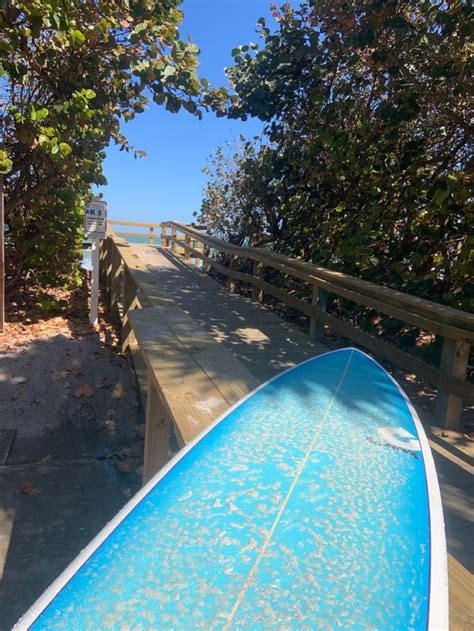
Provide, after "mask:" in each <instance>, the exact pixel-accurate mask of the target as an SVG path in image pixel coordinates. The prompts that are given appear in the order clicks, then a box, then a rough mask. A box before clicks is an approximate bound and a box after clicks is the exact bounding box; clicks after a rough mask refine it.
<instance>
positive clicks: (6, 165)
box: [0, 149, 13, 174]
mask: <svg viewBox="0 0 474 631" xmlns="http://www.w3.org/2000/svg"><path fill="white" fill-rule="evenodd" d="M12 167H13V162H12V161H11V160H10V158H9V157H8V153H7V152H6V151H5V150H4V149H0V173H3V174H4V173H9V172H10V171H11V169H12Z"/></svg>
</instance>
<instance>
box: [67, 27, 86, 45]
mask: <svg viewBox="0 0 474 631" xmlns="http://www.w3.org/2000/svg"><path fill="white" fill-rule="evenodd" d="M69 37H70V39H71V42H72V43H73V44H77V45H78V46H80V45H81V44H83V43H84V42H85V41H86V38H85V35H84V34H83V33H81V31H78V30H77V29H70V31H69Z"/></svg>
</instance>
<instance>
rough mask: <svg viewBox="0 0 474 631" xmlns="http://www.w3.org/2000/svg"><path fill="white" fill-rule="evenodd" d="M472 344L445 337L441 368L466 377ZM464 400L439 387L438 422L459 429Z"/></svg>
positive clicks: (458, 376) (437, 402) (446, 426)
mask: <svg viewBox="0 0 474 631" xmlns="http://www.w3.org/2000/svg"><path fill="white" fill-rule="evenodd" d="M469 351H470V344H469V343H468V342H464V341H462V340H452V339H449V338H448V337H445V338H444V341H443V349H442V351H441V363H440V368H441V370H443V371H444V372H447V373H448V374H450V375H452V376H453V377H457V378H459V379H465V378H466V370H467V364H468V361H469ZM461 409H462V400H461V399H459V398H458V397H455V396H454V395H452V394H449V393H448V392H447V391H446V390H444V389H443V388H442V387H440V388H439V389H438V396H437V398H436V403H435V419H436V422H437V423H438V422H439V423H440V425H442V426H444V427H445V428H446V429H457V427H458V425H459V420H460V418H461Z"/></svg>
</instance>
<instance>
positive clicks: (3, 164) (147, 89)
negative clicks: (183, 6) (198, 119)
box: [0, 0, 201, 285]
mask: <svg viewBox="0 0 474 631" xmlns="http://www.w3.org/2000/svg"><path fill="white" fill-rule="evenodd" d="M179 4H180V0H144V1H143V2H124V1H122V0H120V1H119V0H83V1H81V2H76V1H75V0H62V1H61V2H58V1H57V0H24V1H20V0H10V1H9V2H0V94H1V96H2V99H1V102H0V115H1V117H2V119H3V146H2V150H1V151H0V172H1V173H7V174H8V175H7V176H6V178H5V193H6V204H5V209H6V224H7V248H8V261H9V264H10V268H9V275H10V277H11V278H14V277H18V276H21V277H23V278H29V279H30V280H32V281H34V282H38V283H41V284H43V285H61V284H63V283H64V282H65V280H66V279H67V278H70V277H71V274H72V275H73V277H74V270H76V269H77V261H78V256H79V255H80V247H79V246H80V243H81V239H82V212H81V211H82V204H83V200H84V198H85V197H87V196H89V195H90V187H91V185H92V184H104V183H106V182H105V178H104V176H103V174H102V166H101V165H102V160H103V158H104V155H105V154H104V148H105V147H106V146H107V145H108V144H109V142H110V141H113V142H115V143H117V144H119V145H120V147H121V149H123V150H125V151H134V154H135V156H136V157H138V156H140V155H143V152H140V151H135V150H134V149H133V147H130V145H129V144H128V142H127V140H126V138H125V137H124V136H123V135H122V134H121V132H120V123H121V121H129V120H131V119H133V118H134V117H135V116H136V115H137V114H139V113H140V112H143V111H144V110H145V108H146V106H147V103H148V100H149V98H153V99H154V100H155V101H156V102H158V103H161V104H163V105H164V106H165V107H166V108H167V109H168V110H169V111H171V112H177V111H178V110H179V109H180V108H181V107H182V106H183V107H185V108H186V109H187V110H188V111H190V112H192V113H193V114H196V115H198V116H200V115H201V112H200V111H199V110H198V108H197V105H196V101H197V97H198V95H199V90H200V84H199V81H198V78H197V58H196V55H197V53H198V52H199V50H198V48H197V46H196V45H195V44H193V43H191V42H187V41H186V42H184V41H181V40H180V39H179V33H178V26H179V24H180V22H181V19H182V13H181V12H180V11H179V10H178V8H177V7H178V5H179Z"/></svg>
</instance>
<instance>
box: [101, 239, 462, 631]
mask: <svg viewBox="0 0 474 631" xmlns="http://www.w3.org/2000/svg"><path fill="white" fill-rule="evenodd" d="M115 243H116V247H117V251H119V252H120V256H121V257H122V260H123V262H124V263H125V266H126V270H125V282H124V285H123V287H124V291H123V293H124V303H127V304H126V305H125V309H123V312H124V313H123V321H124V323H125V324H124V329H127V330H130V324H131V325H132V329H133V332H134V335H135V337H136V338H137V340H138V342H139V346H140V349H141V351H142V355H143V358H144V360H145V363H146V366H147V369H148V375H149V381H148V392H149V395H148V403H147V442H148V447H147V451H148V465H147V460H146V461H145V463H146V464H145V479H147V478H149V477H150V476H151V475H152V474H153V472H154V471H156V470H157V469H158V468H159V467H160V466H162V464H163V463H164V462H165V461H166V459H167V458H168V454H169V452H168V445H167V441H169V436H170V425H173V426H174V430H175V433H176V435H177V438H178V442H179V443H180V444H181V445H183V444H186V443H187V442H189V441H190V440H192V439H193V438H194V437H195V436H196V435H197V434H198V433H199V432H200V431H201V430H202V429H203V428H204V427H205V426H207V425H208V424H209V423H210V422H211V421H212V420H213V418H215V417H217V416H218V415H219V414H221V413H222V412H223V411H225V410H226V409H227V407H229V406H230V405H232V404H233V403H235V402H236V401H237V400H239V398H241V397H242V396H243V395H244V394H246V393H247V392H249V391H250V390H252V389H253V388H255V387H256V385H258V384H259V383H262V382H263V381H266V380H267V379H269V378H271V377H272V376H274V375H275V374H277V373H279V372H280V371H282V370H284V369H285V368H288V367H290V366H293V365H295V364H297V363H299V362H301V361H303V360H305V359H308V358H309V357H313V356H315V355H317V354H320V353H322V352H325V351H326V350H327V348H326V347H325V346H324V345H322V344H318V343H312V342H311V341H310V339H309V338H308V336H306V335H305V334H304V333H303V332H301V331H299V330H297V329H296V328H293V327H291V326H290V325H289V324H287V323H285V322H284V321H283V320H282V319H281V318H280V317H278V316H277V315H276V314H274V313H273V312H271V311H270V310H269V309H266V308H265V307H262V306H261V305H260V304H258V303H257V302H252V301H251V300H249V299H246V298H244V297H242V296H241V295H237V294H231V293H229V292H228V291H227V290H226V289H225V288H224V287H223V286H222V285H221V284H219V283H217V282H216V281H215V280H213V279H212V278H210V277H209V276H207V275H206V274H204V273H201V272H199V271H198V269H197V268H196V266H195V265H193V263H192V261H191V260H189V259H188V260H186V259H184V258H183V257H181V256H179V255H176V254H175V253H173V252H172V251H171V250H170V249H168V248H158V247H155V246H146V245H132V244H130V245H126V244H125V245H124V244H122V246H120V244H119V240H118V241H117V240H116V241H115ZM117 261H118V259H115V258H114V256H112V264H111V265H108V266H107V270H108V272H107V274H110V277H111V283H112V285H113V284H114V283H116V282H117V278H118V277H117V273H116V272H117V269H118V268H117ZM127 274H128V275H130V277H132V278H133V282H134V292H135V293H134V296H133V297H132V298H127V291H128V290H127V286H128V285H127V278H128V276H127ZM137 297H138V298H137ZM135 299H138V301H139V303H140V304H141V306H142V310H139V311H128V313H127V309H128V308H130V305H131V304H132V302H133V300H135ZM113 304H114V298H113V296H112V299H111V305H113ZM147 307H151V308H150V309H147ZM150 393H151V394H150ZM170 418H171V419H173V423H172V424H171V423H170V422H169V421H167V419H170ZM431 445H432V448H433V454H434V457H435V461H436V467H437V470H438V475H439V480H440V487H441V493H442V497H443V504H444V512H445V519H446V530H447V540H448V551H449V553H450V554H449V580H450V627H451V629H456V630H464V629H465V630H466V631H467V629H472V628H474V611H473V608H474V597H473V574H472V571H473V570H474V558H473V549H472V545H473V541H474V524H473V512H474V511H473V506H472V494H473V490H474V483H473V478H472V466H470V465H469V464H466V462H465V461H463V460H461V459H459V458H457V457H456V456H454V455H453V454H452V453H451V452H449V451H447V450H446V449H443V448H442V447H440V446H439V445H438V444H436V443H433V442H431Z"/></svg>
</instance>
